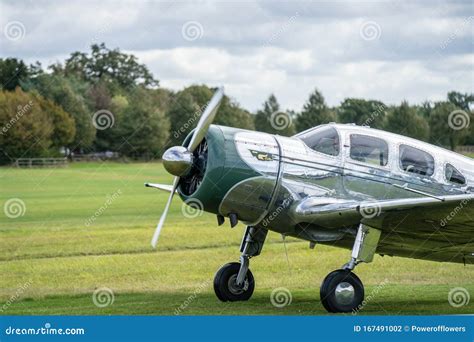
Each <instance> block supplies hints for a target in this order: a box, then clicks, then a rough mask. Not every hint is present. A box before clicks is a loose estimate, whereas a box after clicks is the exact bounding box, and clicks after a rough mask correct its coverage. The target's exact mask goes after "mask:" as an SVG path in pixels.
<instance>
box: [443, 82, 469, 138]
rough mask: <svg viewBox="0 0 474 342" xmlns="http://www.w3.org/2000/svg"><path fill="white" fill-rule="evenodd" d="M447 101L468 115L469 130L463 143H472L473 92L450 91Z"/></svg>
mask: <svg viewBox="0 0 474 342" xmlns="http://www.w3.org/2000/svg"><path fill="white" fill-rule="evenodd" d="M448 101H449V102H451V103H452V104H454V105H455V106H456V107H459V108H461V109H462V110H463V111H464V112H465V113H467V115H468V116H469V121H470V122H469V132H468V134H467V137H466V141H465V143H466V144H468V145H474V113H473V111H472V110H471V108H472V107H473V105H474V94H472V93H471V94H468V93H465V94H462V93H459V92H457V91H450V92H449V93H448Z"/></svg>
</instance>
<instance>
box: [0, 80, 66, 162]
mask: <svg viewBox="0 0 474 342" xmlns="http://www.w3.org/2000/svg"><path fill="white" fill-rule="evenodd" d="M73 137H74V120H73V119H72V117H71V116H70V115H69V114H68V113H66V112H65V111H64V110H62V108H61V107H59V106H57V105H55V104H54V103H53V102H52V101H49V100H46V99H44V98H43V97H42V96H40V95H38V94H35V93H25V92H23V91H22V90H21V89H20V88H17V89H16V90H15V91H13V92H4V91H0V162H1V163H2V164H4V163H7V162H12V161H13V160H14V159H16V158H20V157H38V156H49V155H57V154H58V153H59V147H61V146H64V144H67V143H68V142H70V141H71V140H72V139H73Z"/></svg>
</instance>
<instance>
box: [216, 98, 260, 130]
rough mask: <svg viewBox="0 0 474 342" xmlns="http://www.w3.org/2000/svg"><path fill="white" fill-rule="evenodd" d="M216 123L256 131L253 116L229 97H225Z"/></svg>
mask: <svg viewBox="0 0 474 342" xmlns="http://www.w3.org/2000/svg"><path fill="white" fill-rule="evenodd" d="M214 123H215V124H216V125H223V126H230V127H236V128H243V129H251V130H253V129H255V125H254V122H253V117H252V114H250V113H249V112H248V111H246V110H245V109H243V108H241V107H240V105H239V104H238V103H237V102H235V101H233V100H231V99H230V98H229V97H227V96H224V98H223V100H222V103H221V105H220V107H219V112H218V114H217V116H216V119H215V120H214Z"/></svg>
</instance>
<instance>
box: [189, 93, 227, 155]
mask: <svg viewBox="0 0 474 342" xmlns="http://www.w3.org/2000/svg"><path fill="white" fill-rule="evenodd" d="M223 97H224V87H221V88H219V89H217V91H216V92H215V93H214V96H212V99H211V101H209V103H208V104H207V107H206V109H205V110H204V113H202V115H201V118H200V119H199V122H198V124H197V126H196V129H195V130H194V134H193V136H192V138H191V141H190V142H189V144H188V150H189V151H190V152H194V150H195V149H196V148H197V147H198V146H199V144H200V143H201V141H202V139H204V137H205V136H206V133H207V130H208V129H209V126H210V125H211V123H212V122H213V121H214V118H215V117H216V113H217V110H218V109H219V105H220V104H221V101H222V98H223Z"/></svg>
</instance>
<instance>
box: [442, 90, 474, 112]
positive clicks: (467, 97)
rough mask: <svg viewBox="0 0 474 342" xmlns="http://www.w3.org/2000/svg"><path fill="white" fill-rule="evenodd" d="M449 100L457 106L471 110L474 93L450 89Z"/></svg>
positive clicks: (473, 102)
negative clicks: (463, 92)
mask: <svg viewBox="0 0 474 342" xmlns="http://www.w3.org/2000/svg"><path fill="white" fill-rule="evenodd" d="M448 101H449V102H451V103H452V104H454V105H455V106H456V107H459V108H460V109H462V110H464V111H467V112H469V111H470V110H471V107H472V105H473V104H474V94H467V93H465V94H462V93H459V92H457V91H450V92H449V93H448Z"/></svg>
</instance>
